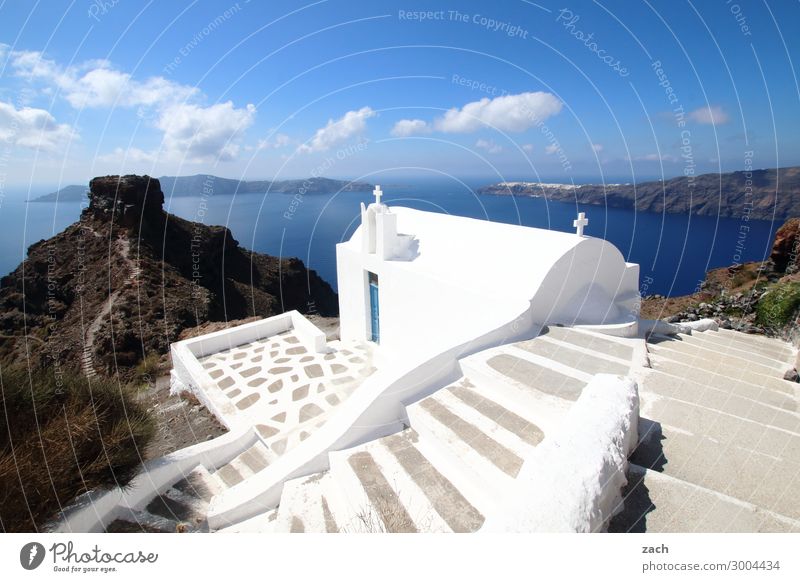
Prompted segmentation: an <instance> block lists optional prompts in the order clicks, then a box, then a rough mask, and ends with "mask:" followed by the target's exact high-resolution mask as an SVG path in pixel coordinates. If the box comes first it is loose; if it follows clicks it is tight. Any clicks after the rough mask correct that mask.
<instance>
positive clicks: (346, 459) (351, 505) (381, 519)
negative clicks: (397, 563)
mask: <svg viewBox="0 0 800 582" xmlns="http://www.w3.org/2000/svg"><path fill="white" fill-rule="evenodd" d="M328 456H329V458H330V467H331V468H330V474H331V475H332V477H333V479H334V480H335V481H336V484H337V486H338V487H339V490H340V491H341V496H340V498H339V500H340V505H339V506H338V508H337V509H338V512H337V513H338V514H340V515H342V518H341V519H340V520H339V521H340V522H339V523H338V525H339V528H340V531H343V532H347V533H351V532H360V533H376V532H416V531H417V527H416V524H414V522H413V520H412V519H411V516H410V515H409V514H408V510H407V509H406V508H405V506H404V505H403V504H402V502H400V500H399V498H398V496H397V493H396V492H395V490H394V489H393V488H392V486H391V484H390V482H389V481H388V480H387V478H386V476H385V475H383V473H382V471H381V469H380V467H379V466H378V464H377V463H376V462H375V459H374V457H373V456H372V454H371V453H370V452H369V451H367V450H365V448H364V446H362V447H357V448H355V449H348V450H344V451H337V452H332V453H329V455H328Z"/></svg>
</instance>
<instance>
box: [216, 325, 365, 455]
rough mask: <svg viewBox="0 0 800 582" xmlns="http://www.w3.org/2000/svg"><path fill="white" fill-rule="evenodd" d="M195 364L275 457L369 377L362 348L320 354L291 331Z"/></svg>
mask: <svg viewBox="0 0 800 582" xmlns="http://www.w3.org/2000/svg"><path fill="white" fill-rule="evenodd" d="M200 363H201V364H202V366H203V368H205V370H206V372H207V373H208V375H209V376H210V377H211V378H212V380H213V381H214V382H216V384H217V386H218V387H219V388H220V389H221V390H222V391H223V393H224V394H225V395H226V396H227V397H228V398H230V399H231V401H232V403H233V404H234V405H235V406H236V408H237V409H239V410H240V411H241V412H242V413H244V414H246V415H247V416H248V417H249V419H250V420H251V421H252V423H253V426H255V427H256V429H257V430H258V431H259V433H260V434H261V437H262V438H263V439H264V442H265V443H266V444H267V445H268V447H269V449H270V451H272V452H273V453H274V454H275V455H276V456H280V455H283V454H284V453H285V452H286V451H289V450H291V449H292V448H294V447H295V446H297V444H299V443H300V442H301V441H303V440H305V439H306V438H308V436H309V435H310V434H311V432H313V430H314V429H316V428H318V427H320V426H322V425H323V424H324V423H325V421H326V420H327V417H328V414H329V412H330V411H331V410H332V409H333V408H335V407H336V406H338V405H339V404H341V402H343V401H344V400H345V399H346V398H347V397H348V396H350V394H352V392H353V391H354V390H355V389H356V388H357V387H358V386H359V385H360V384H361V383H362V382H363V381H364V379H365V378H366V377H367V376H369V375H370V374H372V372H374V368H373V367H372V356H371V353H370V349H369V347H367V346H366V345H358V346H355V347H353V348H352V349H347V348H342V349H338V350H336V349H331V351H330V352H329V353H325V354H320V353H315V352H312V351H310V350H308V349H307V348H306V347H305V346H303V344H302V343H301V342H300V340H299V339H298V338H297V337H296V336H295V335H294V334H293V333H292V332H291V331H289V332H284V333H281V334H278V335H275V336H272V337H269V338H266V339H263V340H258V341H254V342H251V343H249V344H244V345H240V346H236V347H234V348H231V349H227V350H222V351H220V352H217V353H215V354H211V355H209V356H206V357H204V358H200Z"/></svg>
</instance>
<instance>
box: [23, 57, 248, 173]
mask: <svg viewBox="0 0 800 582" xmlns="http://www.w3.org/2000/svg"><path fill="white" fill-rule="evenodd" d="M10 56H11V66H12V67H13V70H14V71H15V74H16V75H17V76H19V77H22V78H25V79H28V80H29V81H35V80H38V81H41V82H43V83H46V84H47V85H48V86H49V87H56V88H57V89H58V90H59V91H60V92H61V95H62V96H63V97H64V99H66V101H67V102H68V103H69V104H70V105H71V106H72V107H74V108H76V109H82V108H87V107H92V108H95V107H96V108H107V107H122V108H136V115H137V116H139V117H140V118H143V119H150V120H152V123H153V124H154V127H155V128H157V129H159V130H161V131H162V132H163V134H162V147H161V151H160V152H145V151H142V150H140V149H138V148H127V149H123V148H117V149H115V150H114V152H113V153H111V154H108V155H106V156H102V157H103V158H105V159H108V160H111V161H113V160H114V159H118V157H119V156H120V155H122V156H126V157H127V160H129V161H131V162H139V163H143V162H150V161H153V160H155V159H156V158H159V157H160V158H167V159H175V160H181V161H186V162H203V161H209V160H211V161H228V160H231V159H233V158H234V157H235V156H236V155H237V154H238V153H239V150H240V145H239V141H240V138H241V136H242V133H243V132H244V131H245V130H246V129H247V128H248V127H250V125H252V123H253V120H254V118H255V112H256V109H255V106H253V105H247V106H246V107H242V108H237V107H234V105H233V103H232V102H231V101H227V102H225V103H217V104H214V105H211V106H207V107H206V106H202V105H199V104H197V103H196V101H198V100H199V98H201V97H202V94H201V93H200V91H199V90H198V89H197V88H195V87H191V86H188V85H181V84H180V83H175V82H174V81H170V80H169V79H165V78H164V77H150V78H148V79H145V80H144V81H138V80H136V79H134V78H133V77H132V76H131V75H130V74H128V73H125V72H122V71H119V70H117V69H115V68H114V67H113V66H112V65H111V64H110V63H109V62H108V61H106V60H92V61H86V62H84V63H81V64H79V65H72V66H69V67H62V66H60V65H59V64H57V63H56V62H55V61H53V60H50V59H47V58H44V57H43V55H42V53H40V52H36V51H14V52H12V53H11V55H10Z"/></svg>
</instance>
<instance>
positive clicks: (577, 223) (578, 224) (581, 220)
mask: <svg viewBox="0 0 800 582" xmlns="http://www.w3.org/2000/svg"><path fill="white" fill-rule="evenodd" d="M588 224H589V219H588V218H586V214H585V213H583V212H580V213H578V218H577V219H576V220H573V221H572V226H574V227H575V228H577V229H578V230H577V235H578V236H583V227H584V226H587V225H588Z"/></svg>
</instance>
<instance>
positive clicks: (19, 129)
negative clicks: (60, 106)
mask: <svg viewBox="0 0 800 582" xmlns="http://www.w3.org/2000/svg"><path fill="white" fill-rule="evenodd" d="M74 137H76V134H75V132H74V130H73V129H72V127H70V126H69V125H67V124H65V123H57V122H56V119H55V117H53V116H52V115H51V114H50V112H49V111H45V110H44V109H33V108H31V107H23V108H22V109H16V108H15V107H14V106H13V105H11V104H10V103H2V102H0V139H2V140H3V141H5V142H8V143H13V144H14V145H18V146H21V147H25V148H31V149H42V150H48V151H54V150H57V149H59V148H61V147H63V146H64V145H66V144H67V143H68V142H69V141H70V140H71V139H73V138H74Z"/></svg>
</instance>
